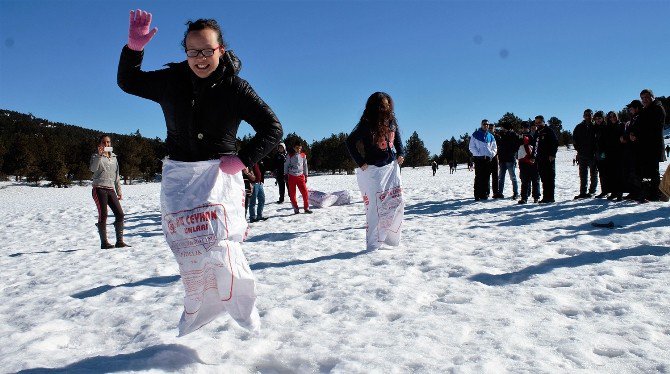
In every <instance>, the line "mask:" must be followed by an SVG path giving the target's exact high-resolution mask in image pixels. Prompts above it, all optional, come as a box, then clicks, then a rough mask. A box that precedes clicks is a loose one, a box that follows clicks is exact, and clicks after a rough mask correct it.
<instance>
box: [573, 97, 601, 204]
mask: <svg viewBox="0 0 670 374" xmlns="http://www.w3.org/2000/svg"><path fill="white" fill-rule="evenodd" d="M583 118H584V120H583V121H582V122H580V123H579V124H578V125H577V126H575V131H573V135H572V139H573V143H574V146H575V150H576V151H577V164H578V165H579V195H577V196H575V200H577V199H586V198H589V197H591V196H593V194H594V193H595V192H596V189H597V188H598V167H597V166H596V151H595V147H596V134H595V128H594V124H593V120H592V118H593V111H592V110H591V109H586V110H584V115H583ZM588 178H590V183H589V185H588V192H587V189H586V185H587V180H588Z"/></svg>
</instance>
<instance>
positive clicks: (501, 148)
mask: <svg viewBox="0 0 670 374" xmlns="http://www.w3.org/2000/svg"><path fill="white" fill-rule="evenodd" d="M502 127H503V129H502V130H500V131H498V132H497V135H498V138H497V139H496V142H497V143H498V164H499V172H498V192H499V194H500V195H502V196H504V190H505V175H506V174H507V173H509V179H510V181H511V182H512V191H513V194H514V195H513V196H512V200H516V199H517V198H518V197H519V186H518V182H517V179H516V156H517V151H518V150H519V146H521V138H520V137H519V135H518V134H517V133H516V132H514V130H512V128H511V126H510V125H509V124H505V125H503V126H502Z"/></svg>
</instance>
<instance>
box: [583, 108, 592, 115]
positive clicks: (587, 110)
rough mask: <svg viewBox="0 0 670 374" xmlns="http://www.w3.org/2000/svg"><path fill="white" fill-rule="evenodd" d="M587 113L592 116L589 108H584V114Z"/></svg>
mask: <svg viewBox="0 0 670 374" xmlns="http://www.w3.org/2000/svg"><path fill="white" fill-rule="evenodd" d="M586 113H588V114H589V115H591V116H593V111H592V110H591V109H586V110H584V114H586Z"/></svg>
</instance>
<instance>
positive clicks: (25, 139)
mask: <svg viewBox="0 0 670 374" xmlns="http://www.w3.org/2000/svg"><path fill="white" fill-rule="evenodd" d="M101 134H102V132H100V131H96V130H91V129H86V128H83V127H79V126H73V125H68V124H64V123H60V122H51V121H49V120H46V119H43V118H37V117H35V116H33V115H32V114H30V113H29V114H24V113H19V112H15V111H11V110H4V109H0V174H2V175H5V176H8V175H11V176H14V178H15V179H16V180H21V179H23V178H26V180H27V181H28V182H35V183H36V182H39V181H44V180H46V181H50V182H51V184H52V185H54V186H59V187H61V186H67V185H69V184H71V183H74V182H78V181H83V180H88V179H90V178H91V172H90V171H89V170H88V163H89V160H90V157H91V154H93V153H94V152H95V150H96V146H97V144H98V138H99V137H100V135H101ZM109 135H110V136H111V137H112V140H113V142H114V144H113V146H114V153H116V154H117V156H118V158H119V164H120V169H121V170H120V172H121V175H122V177H123V178H124V180H126V181H132V180H137V179H143V180H153V179H154V178H155V177H156V175H157V174H159V173H160V172H161V163H160V160H161V159H162V158H163V157H165V154H166V152H165V143H164V142H163V140H161V139H159V138H155V139H149V138H145V137H143V136H142V135H141V134H140V132H139V130H137V131H136V132H135V133H134V134H129V135H122V134H115V133H109Z"/></svg>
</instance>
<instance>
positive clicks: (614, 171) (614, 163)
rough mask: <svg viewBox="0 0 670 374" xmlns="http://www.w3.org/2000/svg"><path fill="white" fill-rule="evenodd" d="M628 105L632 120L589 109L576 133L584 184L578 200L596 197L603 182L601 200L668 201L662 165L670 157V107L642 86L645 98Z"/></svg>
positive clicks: (580, 179)
mask: <svg viewBox="0 0 670 374" xmlns="http://www.w3.org/2000/svg"><path fill="white" fill-rule="evenodd" d="M627 108H628V111H629V113H630V116H631V119H630V121H628V122H626V123H625V124H624V123H621V122H620V121H619V118H618V116H617V114H616V112H613V111H612V112H609V113H607V115H606V116H605V114H604V113H603V112H602V111H597V112H595V113H593V111H592V110H591V109H586V110H585V111H584V120H583V121H582V122H581V123H580V124H578V125H577V127H575V131H574V133H573V139H574V146H575V150H576V151H577V157H576V161H577V163H578V164H579V182H580V187H579V195H577V196H575V199H585V198H589V197H592V196H593V195H595V193H596V189H597V187H598V182H600V194H598V195H596V196H595V197H597V198H604V197H607V198H608V199H610V200H616V201H621V200H623V199H630V200H636V201H638V202H640V203H645V202H648V201H657V200H665V198H664V196H663V195H662V194H661V193H660V191H659V190H658V185H659V183H660V173H659V163H660V162H662V161H664V160H665V157H666V154H664V153H665V149H664V144H663V124H664V121H665V110H664V109H663V106H662V105H661V103H660V102H659V101H655V100H654V93H653V92H652V91H651V90H649V89H645V90H642V92H640V100H633V101H631V102H630V104H628V105H627ZM587 185H588V188H587ZM624 193H627V195H625V196H624Z"/></svg>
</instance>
